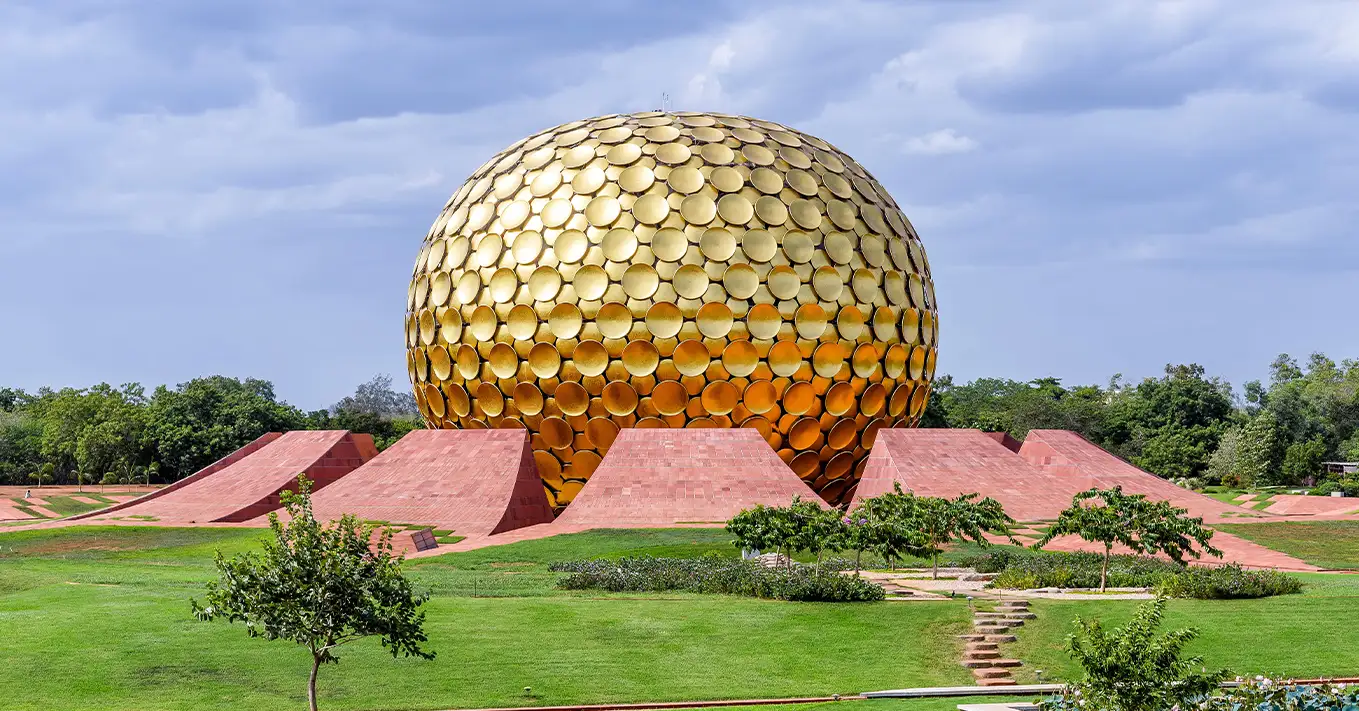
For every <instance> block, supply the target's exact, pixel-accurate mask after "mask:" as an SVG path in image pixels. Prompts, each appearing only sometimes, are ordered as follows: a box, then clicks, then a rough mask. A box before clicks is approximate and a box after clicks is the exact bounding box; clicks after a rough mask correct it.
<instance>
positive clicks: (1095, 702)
mask: <svg viewBox="0 0 1359 711" xmlns="http://www.w3.org/2000/svg"><path fill="white" fill-rule="evenodd" d="M1165 604H1166V602H1165V598H1162V597H1158V598H1156V599H1155V600H1152V601H1150V602H1147V603H1146V604H1144V605H1142V606H1140V607H1139V608H1138V609H1137V613H1136V614H1135V615H1133V618H1132V620H1130V621H1129V622H1128V624H1126V625H1124V626H1122V627H1115V628H1113V629H1108V630H1106V629H1105V628H1104V626H1103V625H1101V624H1100V621H1099V620H1085V619H1081V618H1077V619H1076V633H1075V634H1073V635H1071V636H1070V637H1069V638H1067V652H1068V653H1069V654H1070V655H1071V658H1072V659H1074V660H1076V662H1077V663H1078V664H1080V666H1081V668H1082V669H1083V670H1084V671H1085V676H1084V677H1083V678H1082V679H1081V680H1080V681H1077V682H1075V683H1073V684H1071V685H1070V686H1069V687H1068V689H1069V691H1068V694H1067V695H1066V696H1063V697H1058V698H1056V699H1050V700H1048V701H1047V702H1045V703H1044V704H1043V706H1044V708H1045V710H1046V711H1052V710H1055V709H1078V708H1079V709H1090V710H1091V711H1163V710H1164V709H1170V708H1181V707H1187V706H1188V705H1189V704H1190V703H1192V702H1193V701H1196V700H1198V699H1202V698H1203V697H1204V696H1206V695H1207V694H1210V693H1212V691H1213V690H1214V689H1215V688H1216V687H1217V685H1218V682H1220V681H1222V679H1224V678H1226V676H1227V672H1226V670H1221V671H1212V672H1210V671H1208V670H1206V669H1204V668H1203V666H1202V665H1203V659H1202V658H1201V657H1183V656H1182V654H1183V650H1184V647H1185V645H1186V644H1188V643H1189V642H1191V641H1192V640H1193V639H1194V638H1195V637H1197V636H1198V631H1197V630H1195V629H1193V628H1189V629H1180V630H1172V631H1170V632H1166V633H1165V634H1159V633H1158V631H1157V630H1158V628H1159V627H1160V626H1161V616H1162V614H1163V613H1164V612H1165Z"/></svg>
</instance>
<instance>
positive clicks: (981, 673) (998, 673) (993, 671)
mask: <svg viewBox="0 0 1359 711" xmlns="http://www.w3.org/2000/svg"><path fill="white" fill-rule="evenodd" d="M972 676H973V677H974V678H977V679H1009V678H1010V670H1009V669H1000V668H998V667H990V668H988V669H973V670H972Z"/></svg>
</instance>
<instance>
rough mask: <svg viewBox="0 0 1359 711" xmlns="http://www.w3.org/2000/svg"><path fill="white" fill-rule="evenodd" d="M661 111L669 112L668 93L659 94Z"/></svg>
mask: <svg viewBox="0 0 1359 711" xmlns="http://www.w3.org/2000/svg"><path fill="white" fill-rule="evenodd" d="M661 111H664V112H666V113H670V94H668V93H663V94H661Z"/></svg>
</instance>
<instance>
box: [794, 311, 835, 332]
mask: <svg viewBox="0 0 1359 711" xmlns="http://www.w3.org/2000/svg"><path fill="white" fill-rule="evenodd" d="M828 322H829V319H828V318H827V317H826V310H825V309H823V308H821V306H820V304H803V305H802V306H799V307H798V310H797V313H795V314H794V315H793V324H794V325H795V326H796V327H797V335H799V336H801V337H803V338H806V339H809V340H813V341H814V340H816V339H818V338H820V337H821V334H823V333H825V332H826V324H827V323H828Z"/></svg>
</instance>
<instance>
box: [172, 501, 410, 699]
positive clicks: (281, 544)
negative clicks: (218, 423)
mask: <svg viewBox="0 0 1359 711" xmlns="http://www.w3.org/2000/svg"><path fill="white" fill-rule="evenodd" d="M297 486H298V489H297V493H295V494H294V493H292V492H285V493H284V495H283V506H284V509H285V511H286V512H287V514H288V517H289V521H288V522H287V523H286V524H285V523H283V522H282V521H281V520H280V519H279V516H278V514H277V513H271V514H269V528H270V530H271V531H272V532H273V539H272V540H265V541H264V543H263V550H262V551H260V552H259V553H242V554H239V555H237V556H235V557H234V558H231V559H227V558H226V557H225V556H223V555H222V554H221V553H218V554H217V559H216V563H217V572H218V576H219V580H217V581H213V582H210V583H208V588H207V595H206V597H205V600H206V604H203V605H200V604H199V603H198V601H197V600H193V601H192V607H193V612H194V615H195V616H196V617H197V618H198V619H199V620H203V621H210V620H214V619H218V618H222V619H225V620H227V622H231V623H235V622H243V623H245V626H246V633H247V634H248V635H249V636H251V637H261V638H263V639H266V640H278V639H282V640H288V641H292V642H294V643H296V644H299V645H301V646H303V647H306V648H307V650H308V651H309V652H310V653H311V656H312V671H311V678H310V682H309V685H308V694H307V697H308V700H309V702H310V704H311V708H312V711H315V710H316V675H317V671H318V669H319V668H320V666H321V665H322V664H328V663H329V664H334V663H338V662H339V657H338V656H337V650H338V649H339V647H341V646H342V645H345V644H348V643H350V642H353V641H355V640H358V639H362V638H364V637H374V636H376V637H378V638H379V640H380V641H381V643H382V646H383V647H385V648H387V649H388V650H389V651H391V653H392V656H393V657H396V656H398V655H402V654H404V655H406V656H416V657H422V658H424V659H433V658H434V655H433V653H431V652H427V651H425V650H424V649H422V648H421V646H420V645H421V643H422V642H425V641H426V640H427V638H426V637H425V633H424V621H425V613H423V612H418V611H417V608H419V606H420V605H421V604H423V603H424V602H425V601H426V600H427V599H428V598H429V596H428V595H427V594H417V593H416V592H415V591H414V589H413V587H412V585H411V582H410V581H409V580H408V579H407V578H406V576H405V575H404V574H403V572H402V570H401V559H400V558H398V557H395V556H393V555H392V547H391V534H390V532H389V531H386V530H384V531H383V533H382V535H381V537H380V539H379V540H378V542H377V543H376V545H374V546H372V547H370V545H369V530H368V529H367V528H365V527H364V526H362V525H361V524H360V523H359V521H358V520H357V519H356V518H354V517H353V516H350V515H346V516H344V517H343V518H341V519H340V520H339V521H337V522H335V523H333V524H322V523H320V522H318V521H317V520H316V519H315V517H314V516H313V515H312V509H311V495H310V492H311V485H310V483H309V482H308V481H307V479H306V477H305V476H298V478H297Z"/></svg>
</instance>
